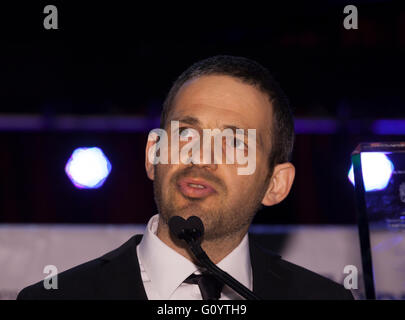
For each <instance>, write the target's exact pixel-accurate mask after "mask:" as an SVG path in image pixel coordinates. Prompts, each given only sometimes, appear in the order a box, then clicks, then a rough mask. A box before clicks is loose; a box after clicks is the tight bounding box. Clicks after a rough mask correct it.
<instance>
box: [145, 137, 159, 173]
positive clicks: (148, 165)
mask: <svg viewBox="0 0 405 320" xmlns="http://www.w3.org/2000/svg"><path fill="white" fill-rule="evenodd" d="M156 143H157V142H156V141H154V140H150V139H148V142H147V143H146V149H145V169H146V174H147V175H148V178H149V179H151V180H154V179H155V166H154V164H153V159H150V155H149V150H151V148H152V147H153V146H154V145H155V144H156Z"/></svg>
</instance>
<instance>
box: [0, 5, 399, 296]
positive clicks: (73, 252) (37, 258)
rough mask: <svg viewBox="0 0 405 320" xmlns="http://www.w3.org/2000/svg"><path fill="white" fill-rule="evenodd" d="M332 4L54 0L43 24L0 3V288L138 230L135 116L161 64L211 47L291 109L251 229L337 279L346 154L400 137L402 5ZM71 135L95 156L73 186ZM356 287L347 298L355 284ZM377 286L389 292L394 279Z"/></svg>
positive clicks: (145, 123)
mask: <svg viewBox="0 0 405 320" xmlns="http://www.w3.org/2000/svg"><path fill="white" fill-rule="evenodd" d="M347 4H348V3H346V2H345V1H324V2H322V4H319V3H317V2H314V3H313V5H309V4H307V3H305V4H302V3H301V4H288V5H287V4H285V5H273V6H270V7H267V8H260V7H254V6H253V5H252V7H251V8H246V10H245V9H244V8H234V7H229V8H224V9H225V10H223V11H222V9H219V8H218V10H217V9H213V8H211V7H210V8H208V10H207V8H201V10H200V8H198V7H196V9H195V10H194V9H192V8H187V10H186V11H185V12H186V13H184V14H179V12H177V14H173V15H172V14H171V12H170V13H169V12H168V11H165V9H164V8H155V10H151V9H146V8H141V7H139V8H129V7H125V5H122V4H121V5H109V6H103V7H102V6H101V5H97V7H88V8H85V7H83V6H81V7H80V8H78V7H75V6H73V5H67V4H65V5H63V6H62V5H60V6H58V5H57V8H58V12H59V29H58V30H44V29H43V25H42V21H43V17H44V16H45V15H44V14H43V7H44V6H45V4H44V5H42V6H41V5H32V6H31V7H29V8H28V7H27V8H24V9H25V10H20V11H19V12H20V14H21V19H22V20H21V23H17V24H16V23H14V24H13V23H12V21H10V19H11V18H10V17H7V15H10V10H11V9H10V10H4V12H2V13H1V15H2V17H1V19H0V20H1V25H0V30H1V38H0V39H1V40H0V48H1V50H0V146H1V148H0V270H1V271H2V272H1V274H0V299H1V298H5V299H7V298H14V297H15V295H16V292H17V291H18V290H20V289H21V288H22V287H23V286H25V285H28V284H30V283H33V282H34V281H39V280H41V279H42V278H43V277H44V274H43V273H42V269H43V266H45V265H47V264H55V265H58V269H59V271H62V270H64V269H67V268H68V267H71V266H73V265H75V264H78V263H80V262H84V261H87V260H89V259H90V258H95V257H97V256H99V255H101V254H103V253H104V252H106V251H108V250H110V249H113V248H114V247H117V246H118V245H120V244H121V243H122V242H124V241H125V240H126V239H128V238H129V237H130V236H131V235H132V234H133V233H134V232H142V230H143V227H142V226H143V224H145V223H146V222H147V221H148V219H149V217H150V216H151V215H153V214H155V213H156V207H155V204H154V201H153V189H152V182H151V181H149V180H148V178H147V176H146V174H145V170H144V148H145V142H146V139H147V135H148V132H149V131H150V130H151V129H153V128H155V127H157V126H158V124H159V114H160V108H161V105H162V102H163V100H164V98H165V95H166V93H167V92H168V90H169V88H170V86H171V83H172V82H173V81H174V79H175V78H176V77H177V76H178V75H179V74H180V73H181V72H182V71H183V70H184V69H185V68H187V67H188V66H189V65H190V64H192V63H193V62H195V61H198V60H200V59H203V58H206V57H209V56H212V55H217V54H231V55H241V56H246V57H249V58H253V59H255V60H257V61H259V62H260V63H262V64H263V65H265V66H266V67H268V68H269V69H270V71H271V72H272V73H273V74H274V76H275V77H276V79H277V80H278V81H279V82H280V84H281V86H282V87H283V88H284V90H285V91H286V93H287V96H288V97H289V98H290V102H291V105H292V107H293V109H294V113H295V117H296V133H297V137H296V144H295V150H294V154H293V161H292V162H293V163H294V165H295V166H296V169H297V173H296V180H295V182H294V185H293V188H292V191H291V194H290V195H289V196H288V198H287V199H286V200H285V201H284V202H283V203H281V204H280V205H277V206H275V207H271V208H265V209H263V210H262V211H261V212H259V213H258V214H257V216H256V218H255V221H254V226H253V231H254V233H256V234H257V235H258V236H259V237H260V238H261V239H262V241H263V243H265V244H266V245H267V246H268V247H269V248H271V249H273V250H275V251H278V252H279V253H281V254H285V255H286V257H287V258H289V259H290V260H291V261H293V262H296V263H301V264H302V265H304V266H307V267H308V268H309V269H312V270H314V271H318V272H321V273H322V274H325V275H326V276H329V277H330V278H332V279H334V280H336V281H338V282H341V283H342V281H343V280H342V279H343V278H344V274H343V268H344V266H345V265H348V264H351V265H356V266H357V267H358V268H359V270H360V273H361V263H360V257H359V254H360V252H359V249H358V247H359V244H358V238H357V230H356V227H355V224H356V208H355V201H354V192H353V186H352V184H351V183H350V181H349V180H348V171H349V168H350V165H351V163H350V154H351V152H352V151H353V150H354V148H355V147H356V145H357V144H358V143H359V142H367V141H400V140H402V141H403V140H405V139H404V136H405V107H404V106H405V92H404V90H403V88H404V81H403V74H404V71H405V68H404V54H405V9H404V8H403V7H402V6H400V5H399V4H398V3H397V2H393V1H352V2H350V4H354V5H356V6H357V8H358V13H359V22H358V29H357V30H346V29H345V28H344V27H343V19H344V17H345V15H344V14H343V8H344V6H345V5H347ZM14 9H15V8H14ZM158 9H159V10H158ZM241 9H244V10H241ZM173 11H176V10H173ZM196 11H198V12H197V13H196ZM205 11H207V14H205ZM241 11H244V12H243V13H242V12H241ZM7 12H8V13H7ZM81 147H98V148H100V149H101V150H102V152H103V154H104V156H105V157H106V158H107V159H108V164H109V165H108V168H109V169H111V170H110V172H109V175H108V176H107V177H106V179H105V181H104V183H103V185H102V186H101V187H100V188H96V189H83V188H77V187H76V186H75V185H74V184H73V183H72V181H71V179H70V178H69V177H68V176H67V174H66V172H65V169H66V165H67V163H68V160H69V159H70V157H71V156H72V153H73V152H74V151H75V150H76V149H78V148H81ZM99 155H100V154H99ZM101 161H107V160H101ZM255 228H256V229H255ZM300 237H303V238H300ZM79 239H80V241H79ZM293 239H296V241H298V242H294V241H293ZM297 239H298V240H297ZM300 239H301V240H300ZM302 239H306V240H305V241H303V240H302ZM294 243H295V244H294ZM321 243H323V245H321ZM298 244H300V245H301V246H302V247H300V246H298ZM401 245H402V246H403V244H401ZM62 248H63V249H62ZM294 248H295V249H294ZM61 252H62V253H63V254H61ZM59 266H60V267H59ZM401 270H402V272H404V269H403V268H402V269H401ZM387 281H388V280H387ZM387 283H388V282H387ZM359 287H361V281H360V280H359ZM390 290H391V289H390ZM354 291H355V290H354ZM355 294H356V296H357V297H359V298H361V297H362V294H361V288H359V289H358V292H355ZM380 296H382V297H386V298H395V299H399V298H401V297H402V298H404V297H405V285H404V284H398V287H397V288H396V289H395V290H394V291H389V290H388V291H387V292H381V293H380Z"/></svg>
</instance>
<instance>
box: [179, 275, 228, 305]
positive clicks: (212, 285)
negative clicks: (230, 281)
mask: <svg viewBox="0 0 405 320" xmlns="http://www.w3.org/2000/svg"><path fill="white" fill-rule="evenodd" d="M184 282H185V283H190V284H197V285H198V287H199V288H200V291H201V296H202V298H203V300H218V299H219V298H220V297H221V291H222V288H223V286H224V284H223V283H222V282H221V281H219V280H218V279H217V278H215V277H214V276H213V275H212V274H210V273H206V272H205V273H202V274H194V273H193V274H191V275H190V276H189V277H188V278H187V279H186V280H184Z"/></svg>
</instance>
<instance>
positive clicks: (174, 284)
mask: <svg viewBox="0 0 405 320" xmlns="http://www.w3.org/2000/svg"><path fill="white" fill-rule="evenodd" d="M158 223H159V215H158V214H156V215H154V216H153V217H152V218H151V219H150V220H149V222H148V224H147V227H146V230H145V233H144V235H143V237H142V241H141V242H140V244H139V260H140V262H141V264H142V266H143V269H144V270H145V272H146V274H147V276H148V278H149V280H150V281H151V285H152V287H153V289H154V290H155V291H156V292H158V294H159V296H160V297H161V299H164V300H166V299H169V298H170V296H171V295H172V294H173V292H174V291H175V290H176V289H177V288H178V287H179V286H180V285H181V284H182V283H183V281H184V280H185V279H186V278H187V277H188V276H189V275H190V274H192V273H194V272H195V271H197V270H198V269H199V268H198V266H197V265H195V264H194V263H192V262H191V261H190V260H188V259H187V258H185V257H183V256H182V255H181V254H179V253H177V252H176V251H175V250H173V249H172V248H170V247H169V246H167V245H166V244H165V243H164V242H163V241H162V240H160V239H159V238H158V237H157V235H156V231H157V226H158ZM217 266H218V267H220V268H221V269H222V270H224V271H226V272H227V273H229V274H230V275H232V276H233V277H234V278H235V279H237V280H238V281H240V282H241V283H242V284H244V285H245V286H246V287H248V288H250V289H252V288H251V287H252V270H251V264H250V253H249V241H248V235H247V234H246V235H245V237H244V238H243V239H242V241H241V243H240V244H239V245H238V246H237V247H236V248H235V249H234V250H233V251H232V252H231V253H230V254H228V255H227V256H226V257H225V258H224V259H222V260H221V261H220V262H219V263H218V264H217Z"/></svg>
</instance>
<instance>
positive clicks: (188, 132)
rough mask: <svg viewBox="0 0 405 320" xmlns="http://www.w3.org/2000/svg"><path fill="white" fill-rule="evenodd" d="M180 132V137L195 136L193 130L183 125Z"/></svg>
mask: <svg viewBox="0 0 405 320" xmlns="http://www.w3.org/2000/svg"><path fill="white" fill-rule="evenodd" d="M179 132H180V137H183V138H192V137H193V130H191V129H190V128H187V127H181V128H180V129H179Z"/></svg>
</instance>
